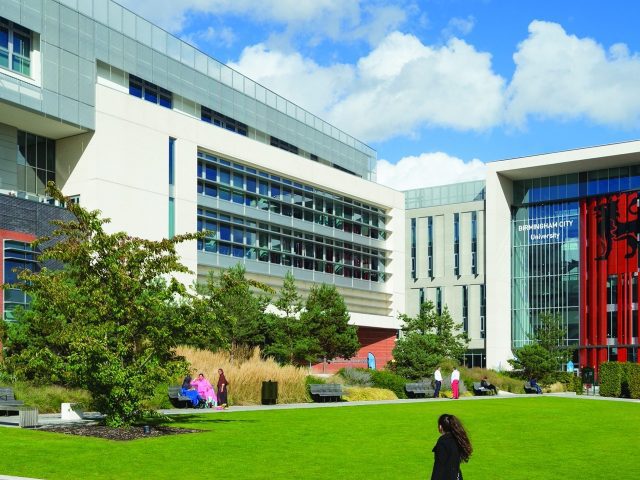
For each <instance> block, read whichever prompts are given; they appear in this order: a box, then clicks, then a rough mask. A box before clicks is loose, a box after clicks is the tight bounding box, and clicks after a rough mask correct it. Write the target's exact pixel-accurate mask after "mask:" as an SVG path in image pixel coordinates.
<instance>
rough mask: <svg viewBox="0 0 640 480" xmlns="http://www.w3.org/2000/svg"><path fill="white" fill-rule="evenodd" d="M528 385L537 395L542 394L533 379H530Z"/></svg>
mask: <svg viewBox="0 0 640 480" xmlns="http://www.w3.org/2000/svg"><path fill="white" fill-rule="evenodd" d="M529 385H531V388H535V389H536V393H537V394H538V395H539V394H541V393H542V388H540V385H538V382H537V381H536V379H535V377H531V379H530V380H529Z"/></svg>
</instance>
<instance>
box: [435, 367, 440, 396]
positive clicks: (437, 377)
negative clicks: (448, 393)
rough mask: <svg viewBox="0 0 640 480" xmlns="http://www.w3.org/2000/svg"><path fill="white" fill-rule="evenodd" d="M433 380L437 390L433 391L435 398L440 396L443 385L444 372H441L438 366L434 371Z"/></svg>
mask: <svg viewBox="0 0 640 480" xmlns="http://www.w3.org/2000/svg"><path fill="white" fill-rule="evenodd" d="M433 380H434V384H435V385H434V387H435V391H434V392H433V398H438V397H439V396H440V387H441V386H442V373H440V367H437V368H436V371H435V372H433Z"/></svg>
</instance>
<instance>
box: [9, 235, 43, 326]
mask: <svg viewBox="0 0 640 480" xmlns="http://www.w3.org/2000/svg"><path fill="white" fill-rule="evenodd" d="M38 269H39V264H38V257H37V252H35V251H34V249H33V247H32V246H31V244H30V243H25V242H18V241H15V240H5V241H4V279H3V281H4V283H9V284H16V283H20V281H19V279H18V274H19V272H20V270H31V271H32V272H35V271H38ZM29 302H30V298H29V296H28V295H27V294H26V293H24V292H23V291H22V290H20V289H18V288H7V289H5V290H4V319H5V320H7V321H13V320H14V319H15V317H14V310H15V309H16V308H17V307H23V308H26V307H27V306H28V305H29Z"/></svg>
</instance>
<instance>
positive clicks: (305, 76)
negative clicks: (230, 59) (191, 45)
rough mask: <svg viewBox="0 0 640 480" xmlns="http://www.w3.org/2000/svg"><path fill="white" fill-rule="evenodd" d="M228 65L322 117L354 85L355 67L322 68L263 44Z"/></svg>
mask: <svg viewBox="0 0 640 480" xmlns="http://www.w3.org/2000/svg"><path fill="white" fill-rule="evenodd" d="M228 65H229V66H230V67H231V68H234V69H236V70H238V71H239V72H242V73H243V74H244V75H246V76H248V77H249V78H251V79H253V80H256V81H257V82H259V83H261V84H262V85H264V86H266V87H268V88H270V89H271V90H273V91H275V92H276V93H278V94H279V95H282V96H283V97H285V98H287V99H288V100H291V101H292V102H294V103H296V104H297V105H300V106H301V107H303V108H306V109H307V110H309V111H310V112H312V113H314V114H316V115H320V116H324V114H326V109H327V108H328V106H330V105H332V104H334V103H335V102H337V101H339V99H340V97H341V96H342V95H344V94H345V92H346V90H347V89H348V87H349V86H350V85H353V81H354V69H353V67H352V66H349V65H342V64H335V65H331V66H329V67H322V66H320V65H318V64H317V63H316V62H314V61H313V60H311V59H308V58H304V57H303V56H302V55H300V54H299V53H292V54H285V53H282V52H279V51H275V50H269V49H267V47H266V46H265V45H263V44H259V45H254V46H252V47H247V48H245V49H244V50H243V52H242V54H241V56H240V59H239V60H238V62H237V63H229V64H228Z"/></svg>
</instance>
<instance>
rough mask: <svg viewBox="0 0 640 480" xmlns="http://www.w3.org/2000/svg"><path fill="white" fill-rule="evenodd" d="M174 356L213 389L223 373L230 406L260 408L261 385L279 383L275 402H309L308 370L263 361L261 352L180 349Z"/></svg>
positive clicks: (252, 350)
mask: <svg viewBox="0 0 640 480" xmlns="http://www.w3.org/2000/svg"><path fill="white" fill-rule="evenodd" d="M176 353H177V354H178V355H181V356H183V357H184V358H185V359H186V360H187V362H189V364H190V365H191V370H190V371H191V373H192V375H193V374H195V375H197V374H199V373H204V376H205V377H206V378H207V379H208V380H209V381H210V382H211V384H212V385H214V386H215V384H216V382H217V381H218V369H219V368H221V369H223V370H224V374H225V377H226V378H227V380H228V382H229V402H230V403H231V404H232V405H259V404H260V403H261V392H262V382H265V381H269V380H273V381H275V382H278V403H303V402H308V401H309V396H308V393H307V387H306V382H305V381H306V377H307V369H305V368H300V367H294V366H292V365H285V366H281V365H279V364H278V363H277V362H276V361H275V360H273V359H272V358H266V359H264V358H262V357H261V355H260V349H259V348H258V347H256V348H254V349H246V348H233V349H232V350H231V351H230V352H229V351H225V350H219V351H217V352H210V351H208V350H197V349H194V348H187V347H180V348H178V349H177V351H176Z"/></svg>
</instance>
